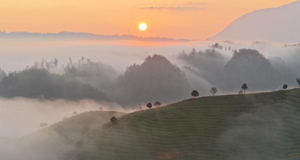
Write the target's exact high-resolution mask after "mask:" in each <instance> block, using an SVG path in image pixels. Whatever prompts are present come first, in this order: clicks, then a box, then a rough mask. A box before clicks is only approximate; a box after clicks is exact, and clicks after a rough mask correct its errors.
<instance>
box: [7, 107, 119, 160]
mask: <svg viewBox="0 0 300 160" xmlns="http://www.w3.org/2000/svg"><path fill="white" fill-rule="evenodd" d="M124 114H125V113H120V112H104V111H103V112H102V111H90V112H85V113H81V114H79V115H76V116H73V117H70V118H68V119H65V120H63V121H60V122H58V123H56V124H53V125H51V126H49V127H47V128H45V129H42V130H40V131H37V132H35V133H32V134H30V135H27V136H25V137H23V138H21V139H19V140H17V141H15V142H14V144H13V145H14V146H13V148H15V149H16V151H17V152H18V154H16V153H13V154H14V155H10V156H15V155H17V156H20V155H22V159H26V160H27V159H31V160H32V159H34V160H38V159H43V160H45V159H47V160H48V159H49V160H55V159H58V158H59V157H60V155H62V154H63V153H65V152H68V151H69V150H72V149H74V148H76V142H78V141H84V137H88V135H89V134H90V133H91V132H92V131H93V130H95V129H97V128H99V127H101V126H102V125H103V124H105V123H107V122H109V121H110V118H111V117H112V116H116V117H121V116H123V115H124ZM19 152H20V153H19ZM10 156H8V157H10ZM38 157H40V158H38ZM16 159H20V158H19V157H16Z"/></svg>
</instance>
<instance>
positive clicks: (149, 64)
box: [118, 55, 189, 103]
mask: <svg viewBox="0 0 300 160" xmlns="http://www.w3.org/2000/svg"><path fill="white" fill-rule="evenodd" d="M118 86H119V87H120V90H121V91H122V93H124V94H122V95H120V96H121V97H122V98H121V99H123V101H124V102H127V103H128V102H129V100H130V99H131V98H130V97H134V101H137V102H138V101H142V102H145V101H157V100H160V101H162V102H170V101H171V100H175V99H179V98H180V97H184V96H186V95H187V94H188V92H189V83H188V81H187V79H186V78H185V74H184V72H183V71H181V70H180V69H179V68H178V67H177V66H176V65H174V64H172V63H171V62H170V61H169V60H168V59H167V58H165V57H164V56H161V55H153V56H149V57H147V58H146V60H145V61H144V62H143V63H142V64H141V65H136V64H134V65H132V66H130V67H128V69H127V70H126V72H125V73H124V75H122V76H120V78H119V80H118Z"/></svg>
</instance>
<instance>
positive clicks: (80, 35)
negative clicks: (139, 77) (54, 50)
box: [0, 32, 190, 42]
mask: <svg viewBox="0 0 300 160" xmlns="http://www.w3.org/2000/svg"><path fill="white" fill-rule="evenodd" d="M5 38H32V39H34V38H36V39H38V38H42V39H56V38H59V39H62V40H71V39H77V40H78V39H83V40H137V41H157V42H162V41H180V42H187V41H190V40H188V39H173V38H165V37H137V36H134V35H101V34H93V33H86V32H59V33H39V32H9V33H7V32H0V39H5Z"/></svg>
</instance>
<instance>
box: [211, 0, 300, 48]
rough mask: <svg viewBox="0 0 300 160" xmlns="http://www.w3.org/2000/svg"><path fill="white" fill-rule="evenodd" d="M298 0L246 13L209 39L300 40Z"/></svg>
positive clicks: (251, 40)
mask: <svg viewBox="0 0 300 160" xmlns="http://www.w3.org/2000/svg"><path fill="white" fill-rule="evenodd" d="M299 16H300V1H296V2H293V3H291V4H288V5H284V6H281V7H277V8H268V9H262V10H257V11H254V12H252V13H248V14H246V15H244V16H242V17H240V18H238V19H237V20H235V21H234V22H233V23H231V24H230V25H229V26H228V27H226V28H225V29H224V30H223V31H221V32H220V33H218V34H217V35H215V36H213V37H211V38H209V40H218V41H219V40H222V41H223V40H229V41H250V42H254V41H268V42H279V43H299V42H300V31H299V28H300V22H299V21H298V19H299Z"/></svg>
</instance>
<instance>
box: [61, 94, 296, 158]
mask: <svg viewBox="0 0 300 160" xmlns="http://www.w3.org/2000/svg"><path fill="white" fill-rule="evenodd" d="M299 133H300V90H299V89H293V90H289V91H277V92H271V93H259V94H248V95H226V96H215V97H204V98H198V99H189V100H185V101H182V102H178V103H174V104H170V105H168V106H165V107H161V108H156V109H149V110H143V111H138V112H134V113H131V114H127V115H125V116H123V117H121V118H120V119H119V120H118V122H117V123H111V122H109V123H107V124H105V125H104V126H103V127H101V128H98V129H97V131H94V132H93V136H91V137H92V138H90V139H89V140H86V141H85V144H84V146H83V148H80V149H76V150H74V151H73V152H70V153H69V154H68V156H67V157H66V159H76V160H98V159H99V160H117V159H122V160H133V159H139V160H140V159H142V160H175V159H176V160H198V159H205V160H213V159H225V160H233V159H234V160H235V159H246V160H248V159H249V160H250V159H253V158H255V159H258V160H262V159H276V160H279V159H297V158H299V153H300V143H299V142H300V134H299Z"/></svg>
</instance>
